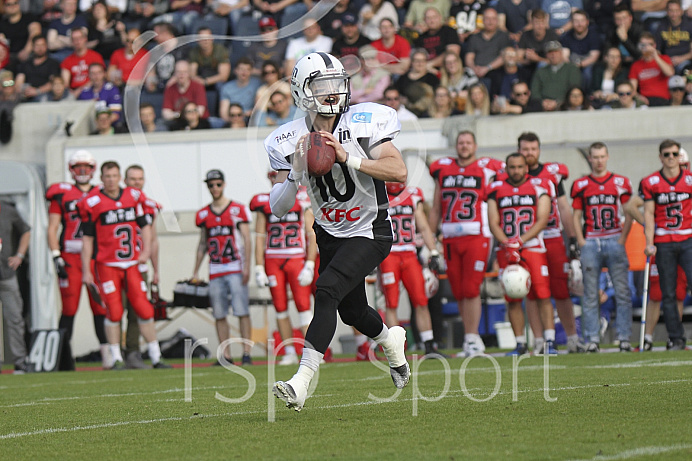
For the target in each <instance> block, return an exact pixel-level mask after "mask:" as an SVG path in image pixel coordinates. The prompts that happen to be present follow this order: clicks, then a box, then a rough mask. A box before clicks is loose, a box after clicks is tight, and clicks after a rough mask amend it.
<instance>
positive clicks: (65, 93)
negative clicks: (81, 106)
mask: <svg viewBox="0 0 692 461" xmlns="http://www.w3.org/2000/svg"><path fill="white" fill-rule="evenodd" d="M74 99H75V97H74V95H73V94H72V92H71V91H70V90H69V88H67V85H66V84H65V80H64V79H63V78H62V76H61V75H56V76H55V77H53V81H52V86H51V88H50V92H48V93H46V94H45V95H44V96H43V97H41V98H40V101H41V102H58V101H72V100H74Z"/></svg>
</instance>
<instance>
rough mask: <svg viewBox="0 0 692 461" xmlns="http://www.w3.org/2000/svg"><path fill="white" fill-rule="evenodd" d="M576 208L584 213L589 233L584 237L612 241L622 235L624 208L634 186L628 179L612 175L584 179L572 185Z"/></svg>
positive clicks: (586, 231)
mask: <svg viewBox="0 0 692 461" xmlns="http://www.w3.org/2000/svg"><path fill="white" fill-rule="evenodd" d="M571 195H572V199H573V202H572V207H573V208H574V209H575V210H582V213H583V214H584V224H585V227H586V230H585V232H584V236H585V237H586V238H590V237H595V238H598V237H610V236H614V235H620V234H621V233H622V226H621V225H620V216H621V214H622V205H624V204H625V203H627V201H628V200H629V199H630V197H631V196H632V184H630V180H629V179H627V178H625V177H624V176H620V175H618V174H614V173H608V174H607V175H606V176H604V177H602V178H594V177H593V176H591V175H589V176H584V177H583V178H579V179H577V180H576V181H574V184H572V193H571Z"/></svg>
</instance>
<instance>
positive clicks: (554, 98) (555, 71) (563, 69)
mask: <svg viewBox="0 0 692 461" xmlns="http://www.w3.org/2000/svg"><path fill="white" fill-rule="evenodd" d="M545 51H546V54H547V56H548V63H549V65H547V66H545V67H541V68H540V69H538V70H537V71H536V73H535V74H534V76H533V80H532V81H531V93H533V96H534V97H535V98H536V99H539V100H540V101H541V105H542V107H543V110H544V111H554V110H557V109H558V107H559V105H560V104H561V103H562V101H563V99H564V97H565V94H567V90H568V89H569V88H571V87H573V86H579V87H581V72H579V69H577V67H576V66H575V65H574V64H572V63H571V62H566V61H565V57H564V54H563V52H562V45H561V44H560V42H558V41H553V42H548V44H547V45H546V47H545Z"/></svg>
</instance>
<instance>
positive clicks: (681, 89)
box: [670, 88, 685, 92]
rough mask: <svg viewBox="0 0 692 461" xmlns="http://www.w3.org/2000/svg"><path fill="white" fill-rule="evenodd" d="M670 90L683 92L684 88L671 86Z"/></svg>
mask: <svg viewBox="0 0 692 461" xmlns="http://www.w3.org/2000/svg"><path fill="white" fill-rule="evenodd" d="M670 91H682V92H684V91H685V89H684V88H671V89H670Z"/></svg>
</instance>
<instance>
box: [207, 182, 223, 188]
mask: <svg viewBox="0 0 692 461" xmlns="http://www.w3.org/2000/svg"><path fill="white" fill-rule="evenodd" d="M215 187H217V188H219V189H220V188H222V187H223V183H222V182H208V183H207V189H213V188H215Z"/></svg>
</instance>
